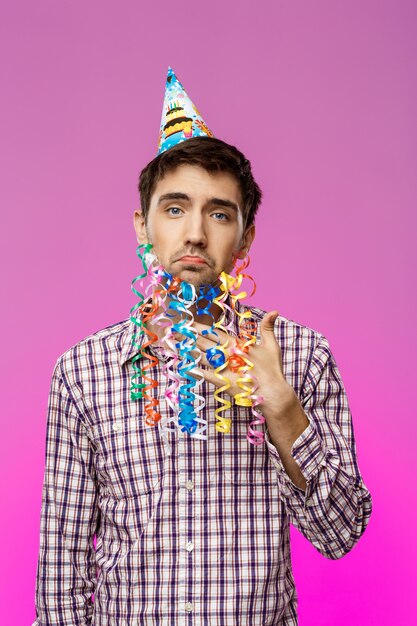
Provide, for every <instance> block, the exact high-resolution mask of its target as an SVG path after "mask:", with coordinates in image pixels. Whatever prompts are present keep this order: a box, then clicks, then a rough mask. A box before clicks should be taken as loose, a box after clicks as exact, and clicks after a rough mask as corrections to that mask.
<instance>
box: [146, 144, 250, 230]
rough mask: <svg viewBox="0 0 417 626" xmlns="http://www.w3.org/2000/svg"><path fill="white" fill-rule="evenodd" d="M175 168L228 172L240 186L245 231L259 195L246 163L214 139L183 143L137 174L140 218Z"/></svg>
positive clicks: (167, 151) (237, 154) (170, 149)
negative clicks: (155, 190)
mask: <svg viewBox="0 0 417 626" xmlns="http://www.w3.org/2000/svg"><path fill="white" fill-rule="evenodd" d="M179 165H197V166H199V167H202V168H203V169H205V170H207V171H208V172H229V173H230V174H232V175H233V176H234V177H235V178H236V180H237V182H238V183H239V185H240V190H241V194H242V199H243V220H244V225H245V228H246V227H248V226H250V225H251V224H253V222H254V221H255V215H256V212H257V210H258V207H259V205H260V202H261V199H262V191H261V189H260V188H259V185H258V184H257V183H256V181H255V179H254V178H253V174H252V170H251V165H250V162H249V161H248V159H246V158H245V156H244V155H243V154H242V152H240V151H239V150H238V149H237V148H235V146H232V145H230V144H228V143H226V142H225V141H222V140H221V139H216V138H215V137H193V138H191V139H186V140H184V141H182V142H180V143H178V144H176V145H175V146H173V147H172V148H169V150H166V152H162V153H161V154H158V156H157V157H155V158H154V159H153V160H152V161H151V162H150V163H148V165H147V166H146V167H145V168H144V169H143V170H142V171H141V173H140V176H139V194H140V203H141V209H142V213H143V216H144V218H145V220H146V219H147V216H148V212H149V205H150V201H151V196H152V193H153V191H154V189H155V186H156V184H157V182H158V181H159V180H160V179H161V178H163V177H164V176H165V174H166V173H167V172H168V171H170V170H173V169H175V168H176V167H178V166H179Z"/></svg>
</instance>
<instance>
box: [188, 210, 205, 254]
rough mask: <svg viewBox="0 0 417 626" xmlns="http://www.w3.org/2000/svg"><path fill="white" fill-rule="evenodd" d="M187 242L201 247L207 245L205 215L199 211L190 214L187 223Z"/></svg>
mask: <svg viewBox="0 0 417 626" xmlns="http://www.w3.org/2000/svg"><path fill="white" fill-rule="evenodd" d="M185 243H186V244H190V245H192V246H199V247H200V248H205V247H206V246H207V234H206V229H205V224H204V216H203V215H201V214H199V213H198V212H195V213H193V214H192V215H190V216H189V219H188V220H187V223H186V224H185Z"/></svg>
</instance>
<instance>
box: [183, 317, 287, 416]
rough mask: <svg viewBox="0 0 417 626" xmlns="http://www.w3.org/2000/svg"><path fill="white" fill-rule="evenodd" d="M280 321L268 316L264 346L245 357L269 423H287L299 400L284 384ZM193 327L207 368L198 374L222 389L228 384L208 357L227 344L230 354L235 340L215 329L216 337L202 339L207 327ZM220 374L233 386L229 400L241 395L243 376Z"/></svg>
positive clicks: (227, 371)
mask: <svg viewBox="0 0 417 626" xmlns="http://www.w3.org/2000/svg"><path fill="white" fill-rule="evenodd" d="M277 317H278V312H277V311H271V312H269V313H267V314H266V315H265V317H264V318H263V319H262V321H261V325H260V335H261V342H260V343H259V344H253V345H252V346H250V348H249V351H248V353H247V355H246V356H247V358H248V360H249V361H251V362H252V363H253V365H254V367H253V369H251V370H250V372H249V373H250V375H251V376H252V377H253V378H254V379H255V381H256V382H257V384H258V388H257V389H256V391H255V394H256V395H258V396H262V397H263V401H262V403H261V404H259V405H258V407H259V409H260V410H261V411H262V413H263V414H264V416H265V417H266V418H267V419H268V418H269V419H274V420H280V419H281V418H282V419H285V418H286V415H287V414H288V412H289V410H291V409H292V408H293V406H294V405H295V404H296V403H298V397H297V395H296V393H295V391H294V390H293V388H292V387H291V385H289V384H288V383H287V381H286V380H285V376H284V372H283V368H282V354H281V348H280V346H279V344H278V342H277V340H276V338H275V334H274V323H275V320H276V319H277ZM194 327H195V328H196V329H197V331H198V339H197V346H198V347H199V348H200V350H201V352H202V358H201V361H200V363H201V364H202V365H203V366H204V367H201V368H198V371H199V372H200V373H201V374H202V375H203V376H204V378H205V380H207V381H208V382H209V383H211V384H213V385H214V386H216V387H222V386H223V385H224V384H225V383H224V381H223V380H222V379H221V378H219V377H218V376H217V375H216V373H215V371H214V369H215V368H213V367H212V366H211V365H210V363H209V362H208V360H207V357H206V354H205V353H206V351H207V350H209V349H210V348H214V347H215V346H216V345H217V344H218V343H219V342H220V344H224V343H225V342H226V341H227V340H228V341H229V344H228V347H227V348H226V350H230V349H231V348H232V346H234V345H236V338H235V337H233V336H231V335H227V334H226V333H225V332H223V331H220V330H219V329H216V333H217V335H218V336H217V337H216V336H215V335H214V334H208V335H203V331H204V330H206V331H207V330H208V327H207V326H204V325H203V324H200V323H198V322H195V324H194ZM220 374H221V375H222V376H224V377H225V378H227V379H228V380H229V382H230V387H229V388H228V390H227V392H226V393H228V394H229V395H230V396H234V395H236V394H237V393H242V389H241V387H239V386H238V385H237V381H238V379H239V378H242V375H244V374H243V372H236V373H235V372H232V371H231V369H230V368H229V367H226V368H224V369H222V370H221V372H220Z"/></svg>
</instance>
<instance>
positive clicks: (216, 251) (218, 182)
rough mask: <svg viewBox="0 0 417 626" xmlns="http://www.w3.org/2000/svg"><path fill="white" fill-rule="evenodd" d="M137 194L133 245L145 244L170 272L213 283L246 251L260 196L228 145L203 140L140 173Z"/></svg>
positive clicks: (181, 146) (180, 148)
mask: <svg viewBox="0 0 417 626" xmlns="http://www.w3.org/2000/svg"><path fill="white" fill-rule="evenodd" d="M139 191H140V198H141V212H139V211H135V215H134V223H135V230H136V234H137V237H138V241H139V242H140V243H146V242H150V243H152V245H153V247H154V251H155V253H156V255H157V256H158V259H159V261H160V262H161V264H162V265H163V266H164V267H165V269H166V270H167V271H169V272H170V273H171V274H173V275H175V276H179V277H180V278H181V279H182V280H187V281H189V282H191V283H193V284H195V285H200V284H204V283H213V282H214V281H215V279H216V278H217V276H218V275H219V274H220V273H221V272H222V271H223V270H225V271H227V272H229V271H231V269H232V267H233V260H234V259H235V258H244V256H245V255H246V253H247V252H248V250H249V248H250V245H251V243H252V240H253V237H254V234H255V227H254V218H255V214H256V211H257V209H258V207H259V204H260V200H261V196H262V194H261V190H260V189H259V186H258V185H257V183H256V182H255V180H254V178H253V176H252V172H251V169H250V163H249V161H248V160H247V159H245V157H244V155H243V154H242V153H241V152H239V150H237V149H236V148H235V147H234V146H230V145H229V144H226V143H225V142H223V141H221V140H219V139H215V138H211V137H200V138H194V139H188V140H187V141H184V142H182V143H180V144H177V145H176V146H174V147H173V148H170V149H169V150H167V151H166V152H163V153H162V154H160V155H158V156H157V157H156V158H155V159H154V160H153V161H151V162H150V163H149V164H148V165H147V166H146V167H145V168H144V170H143V171H142V172H141V174H140V178H139Z"/></svg>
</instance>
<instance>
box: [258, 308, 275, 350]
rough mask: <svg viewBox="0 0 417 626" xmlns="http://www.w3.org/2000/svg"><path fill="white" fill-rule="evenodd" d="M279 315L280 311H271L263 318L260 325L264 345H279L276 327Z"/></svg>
mask: <svg viewBox="0 0 417 626" xmlns="http://www.w3.org/2000/svg"><path fill="white" fill-rule="evenodd" d="M278 315H279V313H278V311H270V312H269V313H267V314H266V315H265V316H264V317H263V318H262V320H261V325H260V334H261V341H262V343H263V344H267V345H268V344H269V345H272V343H274V344H276V343H277V341H276V338H275V332H274V325H275V321H276V319H277V317H278Z"/></svg>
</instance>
